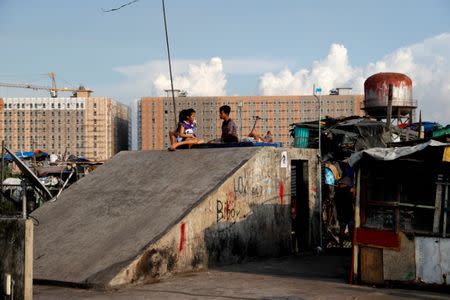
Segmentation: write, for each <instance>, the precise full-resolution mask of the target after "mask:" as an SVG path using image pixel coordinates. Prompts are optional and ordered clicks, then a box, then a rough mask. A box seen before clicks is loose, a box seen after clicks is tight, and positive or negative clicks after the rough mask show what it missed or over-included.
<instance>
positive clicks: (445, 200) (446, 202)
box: [442, 185, 448, 237]
mask: <svg viewBox="0 0 450 300" xmlns="http://www.w3.org/2000/svg"><path fill="white" fill-rule="evenodd" d="M447 208H448V185H446V186H445V196H444V220H443V223H444V224H443V228H442V236H443V237H446V236H447V216H448V211H447Z"/></svg>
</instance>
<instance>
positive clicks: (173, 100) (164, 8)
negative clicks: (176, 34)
mask: <svg viewBox="0 0 450 300" xmlns="http://www.w3.org/2000/svg"><path fill="white" fill-rule="evenodd" d="M161 1H162V8H163V15H164V31H165V33H166V46H167V58H168V61H169V75H170V89H171V91H172V104H173V119H174V121H175V126H177V124H178V121H177V107H176V103H175V91H174V90H173V78H172V62H171V61H170V47H169V34H168V32H167V19H166V6H165V4H164V0H161Z"/></svg>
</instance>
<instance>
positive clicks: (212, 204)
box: [109, 148, 318, 287]
mask: <svg viewBox="0 0 450 300" xmlns="http://www.w3.org/2000/svg"><path fill="white" fill-rule="evenodd" d="M283 152H285V153H287V156H288V162H287V167H284V168H283V167H281V161H282V153H283ZM292 159H299V160H308V161H309V163H308V175H309V180H308V184H309V186H308V190H309V200H310V202H309V203H310V209H311V213H310V216H311V222H310V223H311V224H312V226H310V230H311V231H310V240H311V241H313V242H314V241H317V240H318V232H317V230H315V229H316V228H318V206H317V201H316V185H317V180H316V175H317V153H316V151H315V150H312V149H292V148H291V149H276V148H262V149H261V150H260V151H258V153H257V154H256V155H254V156H253V157H252V158H251V159H250V160H249V161H248V162H247V163H245V164H244V165H243V166H242V167H241V168H239V169H238V170H236V172H235V173H234V174H233V175H232V176H230V177H229V178H228V179H226V180H225V182H223V184H222V185H220V186H219V187H218V188H217V189H216V190H215V191H213V192H212V193H210V194H209V195H208V196H206V198H205V199H204V201H202V202H201V203H200V204H199V205H198V206H196V207H195V208H193V209H192V211H191V212H190V213H188V214H187V215H186V216H185V217H184V218H183V219H182V220H180V222H178V223H177V224H175V225H174V226H173V227H172V228H171V229H170V230H169V231H168V233H167V234H165V235H164V236H163V237H161V238H160V239H159V240H158V241H156V242H155V243H153V244H151V245H149V246H148V247H147V248H146V249H145V250H144V251H143V252H142V254H141V255H139V256H138V257H136V259H135V260H134V261H133V262H131V263H130V264H129V265H128V266H127V267H125V268H124V269H122V270H121V271H120V272H119V273H118V275H117V276H115V277H114V278H112V279H111V281H110V282H109V287H113V286H120V285H125V284H129V283H144V282H151V281H153V280H156V279H159V278H162V277H166V276H169V275H171V274H173V273H180V272H187V271H192V270H197V269H203V268H208V267H211V266H215V265H222V264H231V263H239V262H242V261H245V260H247V259H249V258H251V257H264V256H266V257H267V256H280V255H284V254H288V253H289V251H290V243H291V240H290V234H291V218H290V200H291V199H290V185H291V174H290V171H291V169H290V160H292ZM175 196H176V197H182V195H175Z"/></svg>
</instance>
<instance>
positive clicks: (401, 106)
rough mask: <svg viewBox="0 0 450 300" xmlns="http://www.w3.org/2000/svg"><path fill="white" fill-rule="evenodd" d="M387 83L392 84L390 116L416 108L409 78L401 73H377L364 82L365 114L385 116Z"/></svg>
mask: <svg viewBox="0 0 450 300" xmlns="http://www.w3.org/2000/svg"><path fill="white" fill-rule="evenodd" d="M389 85H392V116H398V115H399V116H404V115H407V114H411V113H412V111H413V110H414V109H415V108H417V101H414V100H413V89H412V80H411V78H409V77H408V76H406V75H405V74H401V73H378V74H374V75H372V76H370V77H369V78H367V79H366V81H365V82H364V110H365V111H366V114H367V115H369V116H372V117H378V118H384V117H386V115H387V106H388V97H389Z"/></svg>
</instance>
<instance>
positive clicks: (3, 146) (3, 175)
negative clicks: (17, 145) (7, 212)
mask: <svg viewBox="0 0 450 300" xmlns="http://www.w3.org/2000/svg"><path fill="white" fill-rule="evenodd" d="M1 177H2V182H1V183H0V184H1V191H2V192H1V195H2V196H1V197H2V201H3V180H5V140H2V175H1Z"/></svg>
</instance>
